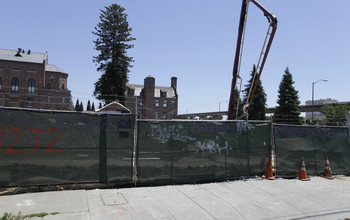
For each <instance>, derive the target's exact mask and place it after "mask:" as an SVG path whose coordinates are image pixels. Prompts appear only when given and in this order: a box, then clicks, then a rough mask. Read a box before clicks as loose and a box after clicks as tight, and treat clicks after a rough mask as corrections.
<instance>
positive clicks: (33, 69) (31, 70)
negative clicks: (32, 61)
mask: <svg viewBox="0 0 350 220" xmlns="http://www.w3.org/2000/svg"><path fill="white" fill-rule="evenodd" d="M28 72H30V73H36V72H38V70H37V69H36V68H34V67H29V68H28Z"/></svg>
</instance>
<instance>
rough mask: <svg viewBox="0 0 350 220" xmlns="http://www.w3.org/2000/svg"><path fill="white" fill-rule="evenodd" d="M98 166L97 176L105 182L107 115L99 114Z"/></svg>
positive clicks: (106, 180)
mask: <svg viewBox="0 0 350 220" xmlns="http://www.w3.org/2000/svg"><path fill="white" fill-rule="evenodd" d="M100 117H101V122H100V151H99V153H100V166H99V176H100V182H101V183H107V182H108V179H107V115H105V114H103V115H101V116H100Z"/></svg>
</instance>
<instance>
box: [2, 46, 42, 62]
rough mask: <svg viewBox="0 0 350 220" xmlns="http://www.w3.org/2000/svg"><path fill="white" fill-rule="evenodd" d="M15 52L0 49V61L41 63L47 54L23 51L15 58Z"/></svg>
mask: <svg viewBox="0 0 350 220" xmlns="http://www.w3.org/2000/svg"><path fill="white" fill-rule="evenodd" d="M16 54H17V50H7V49H0V60H8V61H16V62H27V63H43V62H44V61H45V60H46V59H47V53H33V52H30V54H28V51H25V53H22V52H21V53H20V54H21V56H15V55H16Z"/></svg>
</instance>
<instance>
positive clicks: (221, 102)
mask: <svg viewBox="0 0 350 220" xmlns="http://www.w3.org/2000/svg"><path fill="white" fill-rule="evenodd" d="M223 102H228V101H221V102H219V112H220V105H221V103H223Z"/></svg>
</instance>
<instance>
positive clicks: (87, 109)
mask: <svg viewBox="0 0 350 220" xmlns="http://www.w3.org/2000/svg"><path fill="white" fill-rule="evenodd" d="M86 111H91V103H90V100H88V103H87V106H86Z"/></svg>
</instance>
